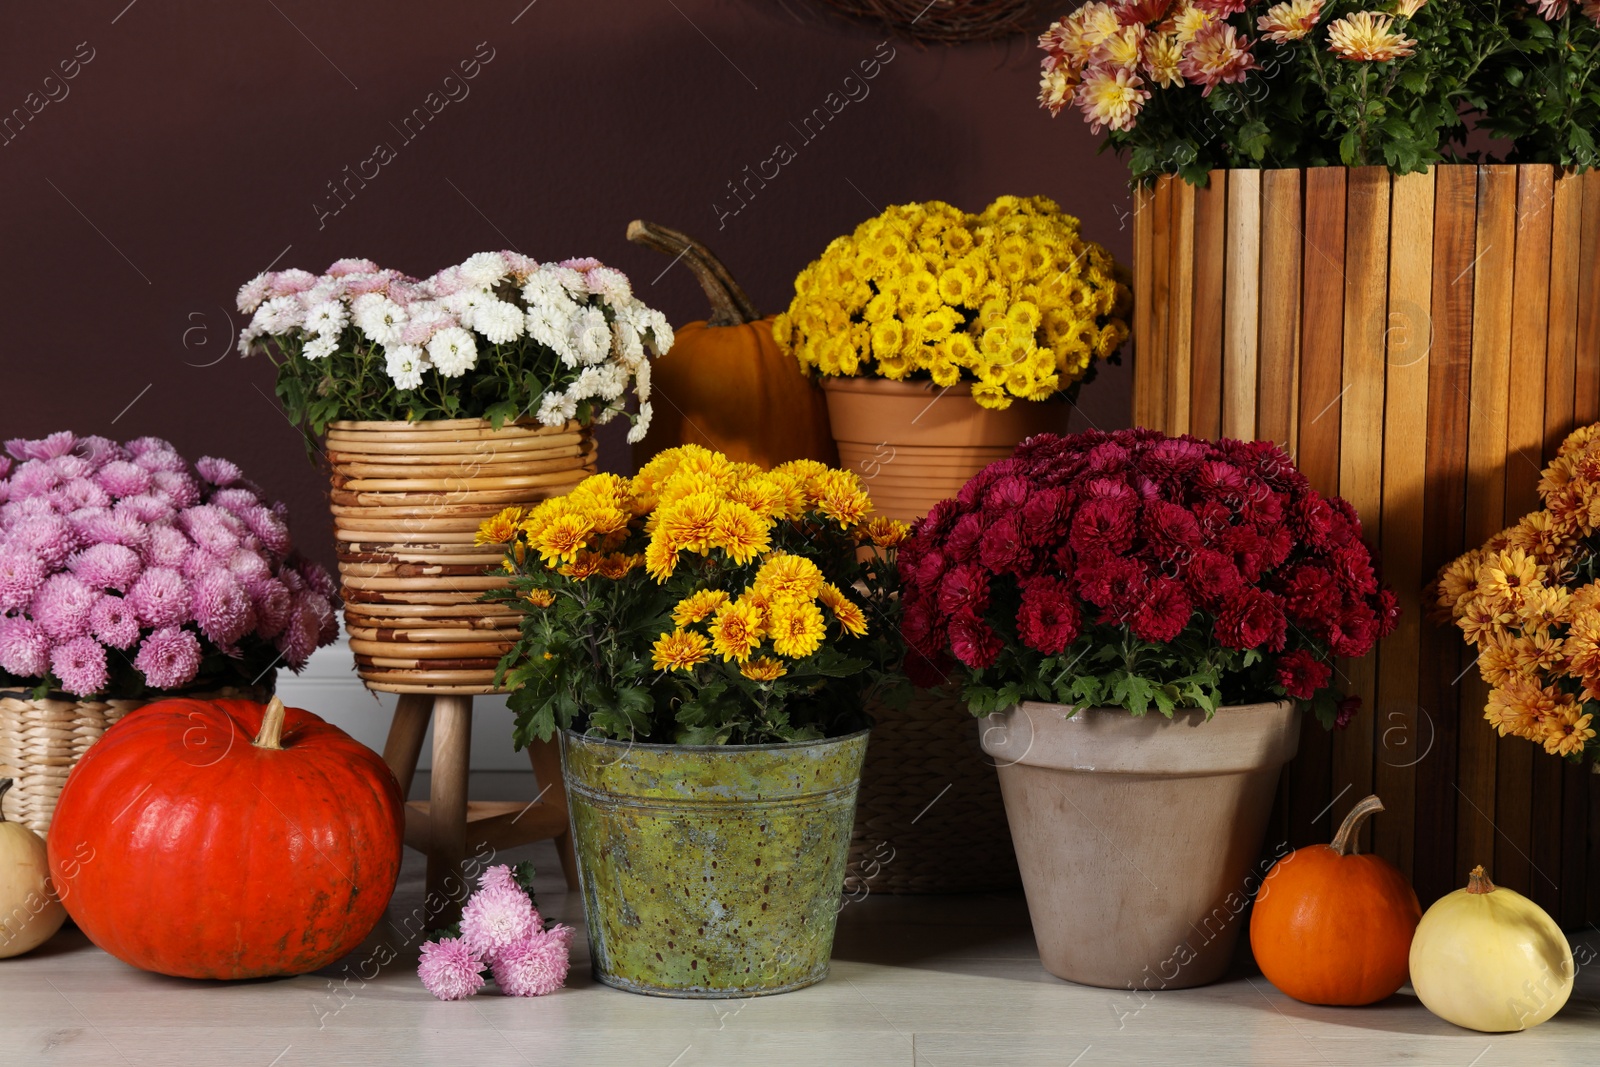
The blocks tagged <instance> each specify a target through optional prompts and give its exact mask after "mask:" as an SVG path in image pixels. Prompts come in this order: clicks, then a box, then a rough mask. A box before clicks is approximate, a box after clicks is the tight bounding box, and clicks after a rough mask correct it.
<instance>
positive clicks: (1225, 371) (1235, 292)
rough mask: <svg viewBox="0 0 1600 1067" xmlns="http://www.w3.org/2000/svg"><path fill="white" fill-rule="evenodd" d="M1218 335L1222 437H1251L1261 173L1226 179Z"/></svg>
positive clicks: (1258, 294)
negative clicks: (1225, 256) (1225, 242)
mask: <svg viewBox="0 0 1600 1067" xmlns="http://www.w3.org/2000/svg"><path fill="white" fill-rule="evenodd" d="M1225 300H1226V305H1225V306H1224V307H1223V310H1222V314H1223V323H1224V329H1223V336H1222V436H1224V437H1240V438H1244V439H1245V440H1249V439H1250V438H1252V437H1254V436H1255V435H1256V360H1257V352H1258V350H1259V340H1258V334H1257V330H1258V329H1259V323H1260V308H1261V172H1260V171H1258V170H1236V171H1234V172H1232V173H1231V174H1229V175H1228V268H1227V295H1226V297H1225Z"/></svg>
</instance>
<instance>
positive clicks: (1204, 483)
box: [899, 430, 1399, 726]
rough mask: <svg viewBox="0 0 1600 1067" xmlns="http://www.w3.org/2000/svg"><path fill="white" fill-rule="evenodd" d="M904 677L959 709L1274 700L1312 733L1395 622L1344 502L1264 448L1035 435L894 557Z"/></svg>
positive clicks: (1334, 710) (1338, 707) (1345, 707)
mask: <svg viewBox="0 0 1600 1067" xmlns="http://www.w3.org/2000/svg"><path fill="white" fill-rule="evenodd" d="M899 568H900V580H901V587H902V600H903V610H904V618H903V621H902V628H903V631H904V634H905V638H906V642H907V645H908V646H909V647H908V652H907V660H906V666H907V670H908V672H909V673H910V674H911V675H912V677H913V680H916V681H919V682H924V683H926V682H933V681H937V680H939V679H942V678H945V677H949V676H954V677H958V678H960V679H962V680H963V681H964V683H965V694H966V697H967V700H968V702H969V704H970V705H971V708H972V710H973V712H974V713H976V714H988V713H990V712H993V711H998V710H1001V709H1003V708H1006V707H1009V706H1011V705H1013V704H1015V703H1017V702H1018V701H1021V700H1044V701H1053V702H1057V703H1062V704H1070V705H1073V706H1077V707H1122V708H1127V709H1128V710H1129V711H1131V712H1133V713H1134V714H1136V715H1142V714H1144V713H1145V712H1147V711H1148V710H1150V709H1151V708H1155V709H1157V710H1158V711H1160V712H1161V713H1162V714H1164V715H1169V716H1170V715H1171V714H1172V713H1173V712H1174V711H1175V710H1177V709H1180V708H1201V709H1204V710H1205V711H1206V712H1207V713H1208V714H1209V713H1211V712H1214V711H1216V709H1217V708H1218V707H1220V706H1221V705H1224V704H1241V703H1247V702H1251V701H1255V700H1275V699H1282V698H1284V697H1291V698H1294V699H1296V700H1300V701H1305V702H1308V703H1310V704H1311V705H1312V706H1313V707H1314V708H1315V710H1316V712H1317V716H1318V718H1320V719H1321V720H1322V722H1323V723H1324V725H1328V726H1333V725H1335V724H1337V725H1341V726H1342V725H1344V724H1345V723H1346V722H1348V721H1349V718H1350V717H1351V716H1352V715H1353V714H1354V713H1355V710H1356V706H1357V705H1356V702H1355V700H1354V699H1353V698H1346V699H1344V700H1341V699H1340V698H1339V695H1338V693H1337V692H1336V690H1335V689H1334V687H1333V682H1334V676H1335V672H1334V661H1335V658H1336V657H1359V656H1364V655H1366V654H1367V653H1368V652H1370V651H1371V650H1372V647H1373V645H1374V643H1375V642H1376V641H1377V640H1378V639H1379V638H1381V637H1383V636H1385V635H1386V634H1388V633H1389V632H1390V631H1391V630H1392V629H1393V628H1394V625H1395V622H1396V620H1397V618H1398V615H1399V611H1398V607H1397V604H1396V600H1395V597H1394V594H1393V592H1391V591H1390V590H1389V589H1388V588H1386V587H1384V586H1383V585H1382V584H1381V583H1380V581H1379V578H1378V575H1377V574H1376V572H1375V569H1374V565H1373V560H1372V556H1371V554H1370V553H1369V551H1368V550H1367V547H1366V545H1364V544H1363V543H1362V541H1361V523H1360V521H1359V520H1358V519H1357V518H1356V515H1355V512H1354V510H1353V509H1352V508H1351V507H1350V505H1349V504H1347V503H1345V501H1343V500H1341V499H1339V498H1337V497H1334V498H1331V499H1325V498H1323V497H1322V496H1321V495H1320V494H1318V493H1317V492H1316V490H1314V489H1312V488H1311V486H1310V485H1309V484H1308V483H1307V482H1306V479H1305V477H1304V476H1303V475H1302V474H1301V473H1300V472H1299V471H1298V470H1296V469H1295V466H1294V463H1293V462H1292V461H1291V460H1290V459H1289V457H1288V456H1287V455H1285V454H1284V453H1283V451H1282V450H1281V449H1279V448H1278V447H1277V446H1276V445H1273V444H1271V443H1268V442H1243V441H1233V440H1222V441H1216V442H1212V441H1202V440H1199V439H1196V438H1192V437H1188V436H1185V437H1178V438H1170V437H1167V436H1166V435H1164V434H1161V433H1157V432H1155V431H1153V430H1119V431H1117V432H1115V433H1101V432H1099V431H1090V432H1087V433H1082V434H1076V435H1074V436H1070V437H1058V436H1056V435H1054V434H1040V435H1038V436H1036V437H1032V438H1030V439H1028V440H1027V441H1024V442H1023V443H1022V444H1021V445H1019V446H1018V447H1017V449H1016V451H1015V452H1014V453H1013V455H1012V457H1011V458H1010V459H1006V460H1002V461H1000V462H998V463H993V464H990V465H989V466H988V467H986V468H984V470H983V471H982V472H980V473H979V474H978V475H977V476H976V477H975V478H973V479H972V481H970V482H968V483H967V484H966V486H965V487H964V488H963V489H962V490H961V493H960V495H959V496H958V497H957V498H956V499H955V500H947V501H944V502H942V503H940V504H938V505H937V506H935V507H934V509H933V510H932V511H931V512H929V514H928V516H927V518H925V519H923V520H922V521H920V522H919V523H918V524H917V526H916V527H915V529H914V531H913V533H912V536H911V537H910V538H908V539H907V541H906V542H905V544H904V545H902V546H901V550H900V555H899Z"/></svg>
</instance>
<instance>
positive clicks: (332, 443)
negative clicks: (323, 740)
mask: <svg viewBox="0 0 1600 1067" xmlns="http://www.w3.org/2000/svg"><path fill="white" fill-rule="evenodd" d="M326 443H327V455H328V461H329V463H330V465H331V466H332V478H333V490H332V497H331V499H332V507H333V522H334V536H335V537H336V538H337V541H338V544H337V548H338V558H339V577H340V585H341V589H340V593H341V595H342V596H343V598H344V614H345V629H346V631H347V632H348V634H349V637H350V648H351V650H352V651H353V652H354V653H355V657H356V670H357V673H358V674H360V676H361V679H362V681H363V682H365V683H366V685H367V687H368V688H369V689H376V690H381V691H383V692H389V693H490V692H494V691H495V688H494V669H495V665H496V664H497V663H499V661H500V657H501V656H503V655H504V654H505V652H506V651H507V650H508V649H509V648H510V647H511V642H512V641H514V640H515V639H516V635H517V622H518V620H517V616H516V614H515V613H513V612H511V611H509V610H507V609H506V608H505V607H504V606H502V605H498V604H485V603H483V602H482V597H483V594H484V593H485V592H488V591H490V590H493V589H496V588H500V587H501V586H502V585H503V584H504V581H505V579H504V577H503V576H501V575H499V574H497V573H495V572H497V571H498V568H499V566H500V561H501V560H502V558H503V557H504V555H505V549H504V547H503V546H501V545H477V544H474V543H473V537H474V534H475V533H476V532H477V529H478V526H479V524H480V523H481V522H482V521H483V520H484V519H485V518H487V517H489V516H491V515H494V514H495V513H497V512H498V511H500V510H501V509H502V508H505V507H508V506H511V505H517V504H536V503H538V502H539V501H541V500H544V499H546V498H547V497H551V496H557V495H560V494H561V493H564V492H566V491H567V490H569V489H571V488H572V487H573V486H575V485H577V484H578V483H579V482H580V481H582V480H583V479H584V478H586V477H588V476H589V475H591V474H593V473H594V470H595V442H594V439H593V437H592V436H591V435H590V433H589V430H588V429H587V428H586V427H580V426H579V425H578V424H577V423H576V422H569V423H567V424H566V425H565V426H559V427H547V426H540V425H538V424H537V423H533V422H531V421H524V422H519V423H514V424H513V423H507V424H506V425H505V426H503V427H502V428H500V429H498V430H496V429H494V428H493V427H492V426H490V424H489V423H488V422H487V421H485V420H483V419H440V420H428V421H423V422H415V423H408V422H335V423H331V424H330V425H329V427H328V437H327V442H326Z"/></svg>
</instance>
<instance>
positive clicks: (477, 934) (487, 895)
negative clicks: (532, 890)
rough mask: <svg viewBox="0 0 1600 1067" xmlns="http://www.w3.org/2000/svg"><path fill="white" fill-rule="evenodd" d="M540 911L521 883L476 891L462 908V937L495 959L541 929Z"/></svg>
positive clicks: (471, 946) (462, 939)
mask: <svg viewBox="0 0 1600 1067" xmlns="http://www.w3.org/2000/svg"><path fill="white" fill-rule="evenodd" d="M539 925H540V923H539V914H538V912H536V911H535V910H534V907H533V901H531V900H529V899H528V894H527V893H525V892H523V890H522V887H521V886H517V885H512V886H509V887H507V886H495V887H494V888H491V889H480V890H478V891H477V892H476V893H474V894H472V899H471V900H469V901H467V905H466V907H464V908H462V909H461V941H462V943H463V944H465V945H466V946H467V947H468V948H470V949H472V951H474V952H476V953H478V954H479V955H481V956H483V957H485V958H486V959H489V960H493V959H495V958H497V956H498V954H499V953H500V952H501V951H503V950H504V949H506V948H508V947H510V946H511V945H514V944H516V943H517V942H519V941H522V940H524V939H526V938H527V937H528V935H529V934H531V933H533V932H535V931H537V930H538V929H539Z"/></svg>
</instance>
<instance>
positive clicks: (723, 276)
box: [628, 219, 761, 326]
mask: <svg viewBox="0 0 1600 1067" xmlns="http://www.w3.org/2000/svg"><path fill="white" fill-rule="evenodd" d="M628 240H630V241H632V242H633V243H634V244H636V245H644V246H645V247H646V248H653V249H655V250H656V251H657V252H662V253H665V254H666V255H669V256H673V257H674V258H676V259H682V260H683V262H684V265H685V266H687V267H688V268H689V269H690V270H691V271H693V272H694V278H695V281H697V282H699V283H700V288H702V289H704V290H705V292H706V299H708V300H710V301H711V314H710V315H709V316H708V317H707V318H706V325H707V326H743V325H744V324H745V323H747V322H755V321H756V320H757V319H759V318H760V317H761V312H759V311H757V310H756V306H755V304H754V303H753V302H752V301H751V300H750V297H749V296H747V295H746V294H745V291H744V289H742V288H741V287H740V286H739V283H738V282H736V281H734V280H733V275H732V274H730V273H729V272H728V268H727V267H724V266H723V265H722V261H721V260H720V259H718V258H717V257H716V256H714V255H712V254H711V249H709V248H707V247H706V246H705V245H703V244H701V243H700V242H699V241H696V240H695V239H694V238H693V237H690V236H689V235H688V234H686V233H679V232H678V231H677V230H669V229H667V228H666V227H665V226H657V225H656V224H655V223H653V222H645V221H644V220H642V219H634V220H633V221H632V222H630V223H628Z"/></svg>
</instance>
